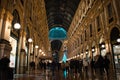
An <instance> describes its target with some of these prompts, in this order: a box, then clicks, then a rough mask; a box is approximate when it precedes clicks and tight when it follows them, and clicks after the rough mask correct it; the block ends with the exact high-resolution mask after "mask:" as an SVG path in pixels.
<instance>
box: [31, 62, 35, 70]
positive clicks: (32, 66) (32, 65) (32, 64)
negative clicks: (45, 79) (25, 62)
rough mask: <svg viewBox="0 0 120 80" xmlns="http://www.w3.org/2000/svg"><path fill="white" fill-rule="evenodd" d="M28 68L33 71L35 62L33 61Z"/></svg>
mask: <svg viewBox="0 0 120 80" xmlns="http://www.w3.org/2000/svg"><path fill="white" fill-rule="evenodd" d="M30 67H31V69H32V70H35V62H34V61H32V62H30Z"/></svg>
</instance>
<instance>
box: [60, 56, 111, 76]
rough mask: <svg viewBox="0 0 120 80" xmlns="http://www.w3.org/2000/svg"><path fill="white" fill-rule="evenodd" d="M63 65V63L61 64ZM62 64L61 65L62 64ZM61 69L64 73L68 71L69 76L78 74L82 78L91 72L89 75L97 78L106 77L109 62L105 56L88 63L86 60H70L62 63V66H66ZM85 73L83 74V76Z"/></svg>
mask: <svg viewBox="0 0 120 80" xmlns="http://www.w3.org/2000/svg"><path fill="white" fill-rule="evenodd" d="M63 63H64V62H63ZM63 63H62V64H63ZM68 63H69V66H67V67H66V66H65V67H63V70H65V69H66V71H69V73H70V74H74V75H76V74H80V76H81V77H82V76H83V75H85V76H88V73H89V72H90V71H91V74H93V75H95V76H97V74H99V75H98V76H102V75H103V74H106V75H107V76H108V74H109V65H110V60H109V59H108V58H107V56H104V57H103V56H101V55H99V56H98V57H97V58H96V59H95V60H93V59H90V60H89V61H88V60H87V59H83V60H82V59H81V60H74V59H72V60H70V61H69V62H66V63H64V65H66V64H67V65H68ZM84 73H85V74H84Z"/></svg>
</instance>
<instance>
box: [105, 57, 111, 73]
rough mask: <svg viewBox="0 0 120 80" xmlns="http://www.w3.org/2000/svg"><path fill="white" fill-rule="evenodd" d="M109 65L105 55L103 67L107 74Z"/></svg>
mask: <svg viewBox="0 0 120 80" xmlns="http://www.w3.org/2000/svg"><path fill="white" fill-rule="evenodd" d="M109 65H110V60H109V59H108V58H107V56H105V59H104V69H105V71H106V73H107V75H108V70H109Z"/></svg>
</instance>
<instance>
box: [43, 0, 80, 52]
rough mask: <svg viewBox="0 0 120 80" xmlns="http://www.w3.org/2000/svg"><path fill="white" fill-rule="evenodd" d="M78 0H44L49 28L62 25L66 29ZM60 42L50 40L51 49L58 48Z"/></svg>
mask: <svg viewBox="0 0 120 80" xmlns="http://www.w3.org/2000/svg"><path fill="white" fill-rule="evenodd" d="M79 2H80V0H45V7H46V14H47V21H48V27H49V30H50V29H52V28H54V27H62V28H63V29H65V30H66V31H68V29H69V27H70V24H71V22H72V19H73V17H74V14H75V12H76V9H77V7H78V4H79ZM61 45H62V42H61V41H60V40H55V41H52V42H51V49H52V50H53V51H54V50H57V51H59V50H60V47H61Z"/></svg>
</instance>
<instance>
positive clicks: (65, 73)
mask: <svg viewBox="0 0 120 80" xmlns="http://www.w3.org/2000/svg"><path fill="white" fill-rule="evenodd" d="M63 75H64V78H67V71H66V69H65V70H64V71H63Z"/></svg>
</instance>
